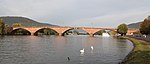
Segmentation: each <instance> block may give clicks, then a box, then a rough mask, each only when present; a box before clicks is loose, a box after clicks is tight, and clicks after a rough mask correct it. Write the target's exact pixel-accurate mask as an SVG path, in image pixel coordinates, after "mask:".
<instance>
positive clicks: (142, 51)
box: [118, 37, 150, 64]
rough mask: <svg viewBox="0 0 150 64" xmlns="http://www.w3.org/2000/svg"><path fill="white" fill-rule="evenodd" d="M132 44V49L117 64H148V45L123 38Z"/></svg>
mask: <svg viewBox="0 0 150 64" xmlns="http://www.w3.org/2000/svg"><path fill="white" fill-rule="evenodd" d="M124 38H125V39H128V40H130V41H131V42H132V43H133V49H132V50H131V51H130V52H129V54H128V55H127V56H126V57H125V58H124V59H123V60H122V61H121V62H119V63H118V64H150V58H149V57H150V45H148V44H145V43H146V42H145V41H143V40H138V39H135V38H131V37H124Z"/></svg>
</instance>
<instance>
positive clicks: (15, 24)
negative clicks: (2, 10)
mask: <svg viewBox="0 0 150 64" xmlns="http://www.w3.org/2000/svg"><path fill="white" fill-rule="evenodd" d="M21 26H22V25H21V24H20V23H14V24H13V27H21Z"/></svg>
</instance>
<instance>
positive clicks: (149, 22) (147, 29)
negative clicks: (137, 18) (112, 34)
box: [117, 16, 150, 36]
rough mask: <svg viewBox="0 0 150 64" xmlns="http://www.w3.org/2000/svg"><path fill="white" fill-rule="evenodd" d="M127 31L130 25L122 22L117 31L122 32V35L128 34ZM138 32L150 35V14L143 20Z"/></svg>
mask: <svg viewBox="0 0 150 64" xmlns="http://www.w3.org/2000/svg"><path fill="white" fill-rule="evenodd" d="M127 32H128V26H127V25H126V24H120V25H119V26H118V27H117V33H118V34H121V36H123V35H126V33H127ZM138 34H143V35H150V16H148V18H146V19H144V21H142V22H141V24H140V28H139V33H138Z"/></svg>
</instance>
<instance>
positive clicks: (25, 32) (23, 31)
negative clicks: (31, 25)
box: [10, 28, 31, 35]
mask: <svg viewBox="0 0 150 64" xmlns="http://www.w3.org/2000/svg"><path fill="white" fill-rule="evenodd" d="M10 34H11V35H31V32H30V31H28V30H27V29H24V28H16V29H14V30H12V31H11V33H10Z"/></svg>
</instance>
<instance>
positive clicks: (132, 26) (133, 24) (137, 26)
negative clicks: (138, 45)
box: [128, 22, 141, 29]
mask: <svg viewBox="0 0 150 64" xmlns="http://www.w3.org/2000/svg"><path fill="white" fill-rule="evenodd" d="M140 24H141V22H137V23H132V24H129V25H128V28H135V29H139V28H140Z"/></svg>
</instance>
